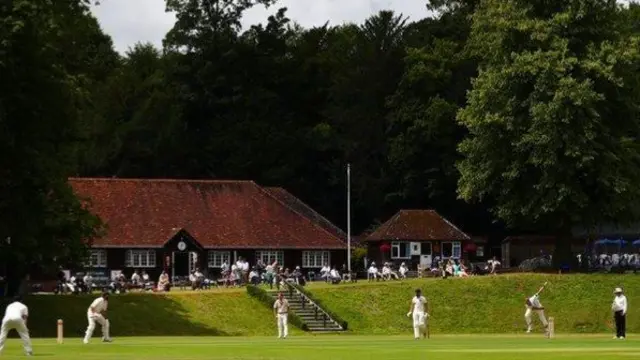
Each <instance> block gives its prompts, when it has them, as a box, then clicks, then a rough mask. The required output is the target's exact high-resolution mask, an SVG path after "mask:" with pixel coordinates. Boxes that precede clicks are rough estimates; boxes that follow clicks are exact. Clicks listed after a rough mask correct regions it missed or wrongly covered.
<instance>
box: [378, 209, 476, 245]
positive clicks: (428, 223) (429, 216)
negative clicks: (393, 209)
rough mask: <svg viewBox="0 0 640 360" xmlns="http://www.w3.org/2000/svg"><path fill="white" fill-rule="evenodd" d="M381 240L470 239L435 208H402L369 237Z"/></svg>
mask: <svg viewBox="0 0 640 360" xmlns="http://www.w3.org/2000/svg"><path fill="white" fill-rule="evenodd" d="M381 240H443V241H451V240H458V241H459V240H470V238H469V235H467V234H465V233H464V232H462V231H461V230H460V229H458V228H457V227H456V226H455V225H453V224H452V223H450V222H449V221H448V220H447V219H445V218H443V217H442V216H440V214H438V213H437V212H435V211H434V210H400V211H398V213H396V214H395V215H394V216H393V217H392V218H391V219H389V220H388V221H387V222H385V223H384V224H382V225H380V227H379V228H378V229H376V231H374V232H373V233H372V234H371V235H369V236H368V237H367V241H381Z"/></svg>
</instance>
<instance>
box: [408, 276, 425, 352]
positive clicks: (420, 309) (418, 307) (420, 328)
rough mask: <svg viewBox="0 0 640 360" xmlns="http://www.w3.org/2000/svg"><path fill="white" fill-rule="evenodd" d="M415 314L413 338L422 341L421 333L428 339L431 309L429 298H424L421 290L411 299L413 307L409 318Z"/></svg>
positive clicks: (410, 309) (410, 308)
mask: <svg viewBox="0 0 640 360" xmlns="http://www.w3.org/2000/svg"><path fill="white" fill-rule="evenodd" d="M412 314H413V336H414V338H415V339H416V340H417V339H420V333H422V336H423V337H425V338H426V337H427V320H428V317H429V307H428V305H427V298H425V297H424V296H422V291H421V290H420V289H417V290H416V296H414V297H413V299H411V305H410V307H409V312H408V313H407V317H411V315H412Z"/></svg>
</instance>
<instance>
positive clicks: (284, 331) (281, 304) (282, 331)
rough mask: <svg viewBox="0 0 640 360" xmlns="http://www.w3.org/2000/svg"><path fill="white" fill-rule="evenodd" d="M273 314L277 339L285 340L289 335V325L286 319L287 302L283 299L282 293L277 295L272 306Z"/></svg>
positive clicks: (287, 312) (287, 311)
mask: <svg viewBox="0 0 640 360" xmlns="http://www.w3.org/2000/svg"><path fill="white" fill-rule="evenodd" d="M273 313H274V315H275V316H276V321H277V322H278V338H279V339H283V338H284V339H286V338H287V336H288V335H289V325H288V324H287V320H288V319H287V317H288V315H289V301H287V299H285V298H284V295H283V294H282V293H279V294H278V300H276V302H275V303H274V304H273Z"/></svg>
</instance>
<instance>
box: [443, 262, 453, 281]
mask: <svg viewBox="0 0 640 360" xmlns="http://www.w3.org/2000/svg"><path fill="white" fill-rule="evenodd" d="M449 276H453V260H452V259H449V260H448V261H447V264H446V265H444V267H443V268H442V278H443V279H446V278H447V277H449Z"/></svg>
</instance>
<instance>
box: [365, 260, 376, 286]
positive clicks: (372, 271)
mask: <svg viewBox="0 0 640 360" xmlns="http://www.w3.org/2000/svg"><path fill="white" fill-rule="evenodd" d="M367 280H369V281H373V280H376V281H378V268H377V267H376V263H375V262H372V263H371V266H369V270H367Z"/></svg>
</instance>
